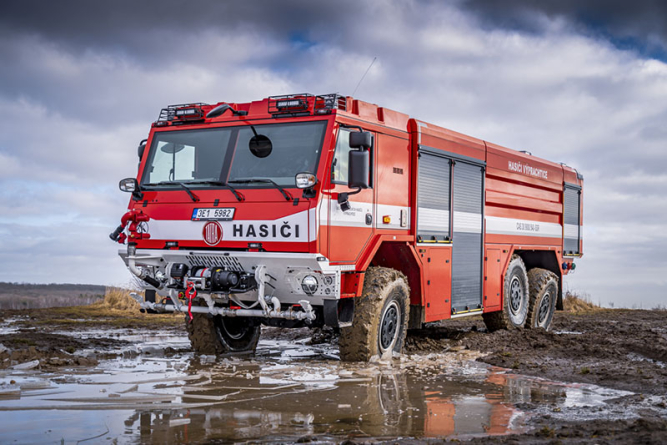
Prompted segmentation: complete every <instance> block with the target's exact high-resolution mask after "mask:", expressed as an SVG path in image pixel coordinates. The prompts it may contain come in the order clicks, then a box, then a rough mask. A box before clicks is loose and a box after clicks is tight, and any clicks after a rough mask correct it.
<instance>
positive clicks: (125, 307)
mask: <svg viewBox="0 0 667 445" xmlns="http://www.w3.org/2000/svg"><path fill="white" fill-rule="evenodd" d="M102 305H104V306H105V307H107V308H109V309H115V310H119V311H132V312H138V311H139V303H137V301H136V300H135V299H134V298H132V297H131V296H130V291H129V290H127V289H122V288H119V287H107V290H106V292H105V293H104V300H103V301H102Z"/></svg>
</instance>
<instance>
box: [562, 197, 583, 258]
mask: <svg viewBox="0 0 667 445" xmlns="http://www.w3.org/2000/svg"><path fill="white" fill-rule="evenodd" d="M580 209H581V189H580V188H578V187H570V186H567V185H566V186H565V189H564V190H563V250H564V251H565V253H566V254H570V255H572V254H575V255H577V254H579V253H580V252H579V245H580V243H579V240H580V239H581V212H580Z"/></svg>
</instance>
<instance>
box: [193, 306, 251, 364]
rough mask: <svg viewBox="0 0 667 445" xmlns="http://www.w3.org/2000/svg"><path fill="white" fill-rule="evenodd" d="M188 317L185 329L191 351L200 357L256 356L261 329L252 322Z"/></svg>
mask: <svg viewBox="0 0 667 445" xmlns="http://www.w3.org/2000/svg"><path fill="white" fill-rule="evenodd" d="M192 315H193V320H192V322H190V321H189V319H190V316H189V315H186V316H185V326H186V329H187V331H188V338H189V339H190V343H191V344H192V349H194V350H195V352H197V353H199V354H206V355H220V354H227V353H254V352H255V349H257V342H258V341H259V335H260V330H261V327H260V326H259V325H255V324H254V323H253V320H252V319H250V318H224V317H221V316H219V315H216V316H215V317H209V316H208V315H207V314H198V313H195V314H192Z"/></svg>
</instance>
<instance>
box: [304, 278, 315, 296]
mask: <svg viewBox="0 0 667 445" xmlns="http://www.w3.org/2000/svg"><path fill="white" fill-rule="evenodd" d="M301 287H302V288H303V291H304V292H305V293H307V294H308V295H313V294H314V293H315V292H316V291H317V278H315V277H314V276H312V275H306V276H305V277H304V278H303V280H301Z"/></svg>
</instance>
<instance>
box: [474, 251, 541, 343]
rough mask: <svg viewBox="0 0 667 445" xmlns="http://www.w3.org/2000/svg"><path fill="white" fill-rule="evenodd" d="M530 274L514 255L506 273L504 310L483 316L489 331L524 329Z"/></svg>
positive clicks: (521, 261)
mask: <svg viewBox="0 0 667 445" xmlns="http://www.w3.org/2000/svg"><path fill="white" fill-rule="evenodd" d="M528 288H529V287H528V274H527V273H526V266H525V265H524V264H523V260H522V259H521V257H520V256H518V255H514V256H513V257H512V261H510V264H509V265H508V266H507V271H506V272H505V281H504V290H503V309H502V310H501V311H498V312H489V313H487V314H483V315H482V316H483V318H484V323H485V324H486V327H487V329H488V330H489V331H497V330H498V329H516V328H522V327H524V326H525V324H526V320H527V318H528V307H529V302H528Z"/></svg>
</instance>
